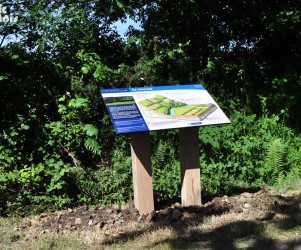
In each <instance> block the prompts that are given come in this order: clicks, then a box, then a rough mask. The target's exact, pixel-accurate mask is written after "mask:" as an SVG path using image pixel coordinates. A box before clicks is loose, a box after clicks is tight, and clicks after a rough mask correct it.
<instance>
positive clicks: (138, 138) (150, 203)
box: [131, 132, 154, 214]
mask: <svg viewBox="0 0 301 250" xmlns="http://www.w3.org/2000/svg"><path fill="white" fill-rule="evenodd" d="M131 155H132V171H133V185H134V203H135V207H136V208H137V209H138V211H139V213H140V214H148V213H150V212H151V211H153V210H154V194H153V178H152V166H151V145H150V135H149V132H143V133H132V134H131Z"/></svg>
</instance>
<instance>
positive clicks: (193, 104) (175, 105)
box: [101, 84, 230, 134]
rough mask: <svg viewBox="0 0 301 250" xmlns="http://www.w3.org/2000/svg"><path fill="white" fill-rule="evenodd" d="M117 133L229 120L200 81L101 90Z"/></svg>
mask: <svg viewBox="0 0 301 250" xmlns="http://www.w3.org/2000/svg"><path fill="white" fill-rule="evenodd" d="M101 95H102V97H103V99H104V102H105V105H106V107H107V110H108V112H109V114H110V117H111V119H112V122H113V125H114V128H115V130H116V132H117V134H123V133H134V132H143V131H150V130H160V129H171V128H183V127H194V126H203V125H213V124H225V123H230V121H229V119H228V118H227V116H226V115H225V114H224V113H223V111H222V110H221V109H220V107H219V106H218V104H217V103H216V102H215V101H214V100H213V98H212V97H211V96H210V94H209V93H208V92H207V90H206V89H205V88H204V86H203V85H201V84H193V85H176V86H159V87H142V88H138V87H137V88H118V89H102V90H101Z"/></svg>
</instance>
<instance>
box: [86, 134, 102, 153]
mask: <svg viewBox="0 0 301 250" xmlns="http://www.w3.org/2000/svg"><path fill="white" fill-rule="evenodd" d="M85 147H86V148H87V149H88V150H89V151H91V152H92V153H93V154H95V155H100V153H101V148H100V146H99V143H98V142H97V141H96V140H95V139H92V138H88V139H87V140H86V141H85Z"/></svg>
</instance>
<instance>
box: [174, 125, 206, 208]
mask: <svg viewBox="0 0 301 250" xmlns="http://www.w3.org/2000/svg"><path fill="white" fill-rule="evenodd" d="M198 129H199V128H198V127H189V128H180V131H179V140H180V163H181V181H182V183H181V200H182V206H184V207H186V206H195V205H197V206H200V205H201V204H202V201H201V170H200V160H199V137H198Z"/></svg>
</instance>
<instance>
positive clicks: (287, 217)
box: [104, 194, 301, 250]
mask: <svg viewBox="0 0 301 250" xmlns="http://www.w3.org/2000/svg"><path fill="white" fill-rule="evenodd" d="M253 196H254V195H253ZM256 197H257V198H256V199H257V200H256V202H257V203H256V202H254V204H252V203H251V205H250V206H251V209H254V211H255V210H256V209H258V207H260V203H259V202H262V203H264V202H265V200H264V199H265V196H262V195H261V196H259V195H258V196H256ZM226 199H227V198H225V200H226ZM229 199H230V198H229ZM239 199H242V198H239ZM266 199H268V198H266ZM227 200H228V199H227ZM217 201H218V202H214V200H213V202H211V203H209V205H207V206H203V207H187V208H171V207H167V208H165V209H163V210H161V212H160V213H157V214H156V215H154V216H153V217H152V218H151V219H150V222H149V226H148V227H147V228H145V229H143V230H142V229H139V230H134V231H131V232H123V233H122V234H119V235H117V236H113V237H110V238H109V239H107V240H106V241H105V242H104V244H105V245H112V244H116V243H126V242H127V241H131V240H134V239H138V238H139V237H141V236H142V235H143V234H145V233H150V232H155V231H156V230H158V229H164V228H169V229H171V231H172V237H165V238H163V239H162V240H159V241H156V242H154V243H150V244H149V245H148V246H146V247H145V248H146V249H148V248H154V247H160V245H162V244H165V245H168V247H169V249H211V250H220V249H223V250H237V249H249V250H253V249H254V250H255V249H256V250H257V249H266V250H275V249H279V250H280V249H281V250H286V249H295V250H297V249H301V195H300V194H299V195H292V196H281V195H274V196H273V199H270V200H269V202H268V203H267V204H265V206H264V208H263V207H261V210H258V211H262V210H264V209H265V210H264V211H265V213H264V214H263V215H260V216H256V214H255V213H256V212H255V213H254V215H253V217H252V216H249V215H250V214H247V210H243V211H239V210H237V211H236V210H235V209H236V208H233V204H231V202H228V203H226V205H225V203H223V202H222V199H221V200H217ZM249 201H250V200H249ZM227 204H228V205H227ZM242 204H243V205H242V207H244V206H245V207H247V206H246V205H245V204H247V203H242ZM255 205H256V206H257V207H256V208H255ZM252 206H254V207H252ZM231 209H232V210H231ZM177 211H178V212H177ZM249 211H250V210H249ZM229 212H232V213H231V216H233V217H232V218H233V219H232V220H231V219H230V220H229V219H228V220H225V221H224V222H222V220H221V221H220V222H219V224H215V225H212V227H210V225H209V227H203V225H204V223H207V224H208V218H212V216H214V217H215V218H216V217H219V216H220V217H221V218H222V217H223V216H226V215H227V214H228V215H229V214H230V213H229ZM235 212H236V213H237V214H236V213H235ZM244 213H246V218H244ZM235 214H236V215H237V216H240V219H235V218H236V217H235ZM248 216H249V217H248ZM270 230H272V232H271V231H270ZM287 232H290V235H287ZM271 235H273V236H271Z"/></svg>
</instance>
